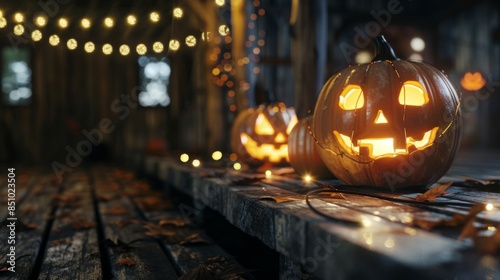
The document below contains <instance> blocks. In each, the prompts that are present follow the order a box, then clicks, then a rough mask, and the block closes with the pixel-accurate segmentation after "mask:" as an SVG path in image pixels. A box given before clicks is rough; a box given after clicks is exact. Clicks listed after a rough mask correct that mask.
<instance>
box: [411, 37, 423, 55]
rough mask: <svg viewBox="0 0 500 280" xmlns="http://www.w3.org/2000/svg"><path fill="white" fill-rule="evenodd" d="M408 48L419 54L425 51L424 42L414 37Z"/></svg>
mask: <svg viewBox="0 0 500 280" xmlns="http://www.w3.org/2000/svg"><path fill="white" fill-rule="evenodd" d="M410 47H411V48H412V49H413V50H414V51H416V52H421V51H423V50H424V49H425V42H424V40H422V38H419V37H415V38H413V39H411V41H410Z"/></svg>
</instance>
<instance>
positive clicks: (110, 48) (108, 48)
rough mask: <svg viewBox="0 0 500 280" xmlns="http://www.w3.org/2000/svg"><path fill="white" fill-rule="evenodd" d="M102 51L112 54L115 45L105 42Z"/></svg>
mask: <svg viewBox="0 0 500 280" xmlns="http://www.w3.org/2000/svg"><path fill="white" fill-rule="evenodd" d="M102 52H103V53H104V54H105V55H110V54H111V53H113V46H111V45H110V44H104V45H103V46H102Z"/></svg>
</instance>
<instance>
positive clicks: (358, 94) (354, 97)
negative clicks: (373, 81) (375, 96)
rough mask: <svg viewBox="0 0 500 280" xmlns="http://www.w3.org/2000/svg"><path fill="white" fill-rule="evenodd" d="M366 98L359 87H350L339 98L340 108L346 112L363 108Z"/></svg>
mask: <svg viewBox="0 0 500 280" xmlns="http://www.w3.org/2000/svg"><path fill="white" fill-rule="evenodd" d="M364 105H365V97H364V95H363V90H361V88H360V87H359V86H357V85H348V86H347V87H346V88H345V89H344V91H343V92H342V94H341V95H340V98H339V106H340V108H342V109H344V110H354V109H359V108H363V106H364Z"/></svg>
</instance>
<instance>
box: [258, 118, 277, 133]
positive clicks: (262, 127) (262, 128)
mask: <svg viewBox="0 0 500 280" xmlns="http://www.w3.org/2000/svg"><path fill="white" fill-rule="evenodd" d="M255 133H257V134H259V135H273V134H274V128H273V126H272V125H271V123H270V122H269V120H267V118H266V116H264V114H259V115H258V116H257V120H256V121H255Z"/></svg>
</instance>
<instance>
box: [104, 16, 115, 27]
mask: <svg viewBox="0 0 500 280" xmlns="http://www.w3.org/2000/svg"><path fill="white" fill-rule="evenodd" d="M114 25H115V21H114V20H113V19H112V18H110V17H107V18H105V19H104V26H106V27H108V28H111V27H113V26H114Z"/></svg>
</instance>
